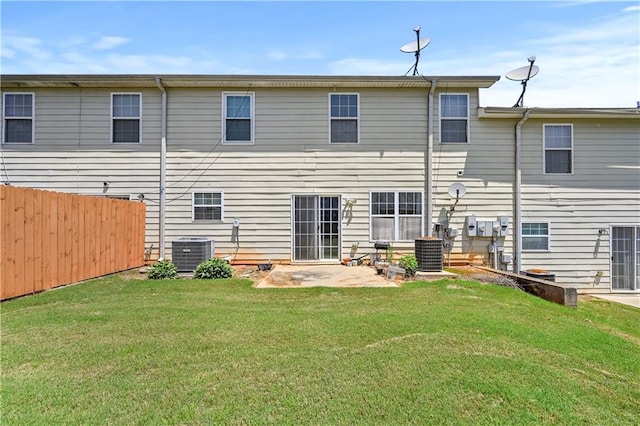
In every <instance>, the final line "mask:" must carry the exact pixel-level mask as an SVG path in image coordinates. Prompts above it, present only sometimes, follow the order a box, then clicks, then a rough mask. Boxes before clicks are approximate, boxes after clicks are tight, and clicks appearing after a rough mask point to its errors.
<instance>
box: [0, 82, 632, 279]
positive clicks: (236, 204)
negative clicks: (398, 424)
mask: <svg viewBox="0 0 640 426" xmlns="http://www.w3.org/2000/svg"><path fill="white" fill-rule="evenodd" d="M25 91H27V92H33V93H35V96H36V109H35V143H34V144H4V145H3V146H2V155H3V161H4V165H5V167H6V175H8V176H9V179H10V181H11V183H12V184H14V185H20V186H31V187H35V188H41V189H51V190H58V191H65V192H72V193H81V194H90V195H104V194H105V192H103V185H102V182H104V181H108V182H109V189H108V191H107V192H106V194H114V195H128V194H134V195H135V194H144V195H145V202H146V203H147V235H146V238H147V247H150V246H151V245H153V247H154V251H153V256H154V257H157V255H158V245H159V243H158V235H159V231H158V229H159V223H158V216H159V212H158V201H159V190H158V187H159V168H160V159H159V151H160V136H161V135H160V125H161V123H160V117H161V110H160V103H161V97H160V91H159V90H157V89H143V90H131V92H134V93H142V104H143V106H142V108H143V109H142V141H141V143H139V144H112V143H111V142H110V134H111V133H110V128H111V121H110V111H109V108H110V105H111V93H112V92H113V91H112V90H108V89H82V90H81V89H78V88H69V89H37V90H26V89H25ZM232 91H235V92H240V93H244V92H252V93H254V96H255V113H254V119H255V143H254V144H252V145H243V144H222V143H221V136H222V123H223V121H222V91H221V90H218V89H187V88H171V89H168V90H167V93H168V123H167V129H168V135H167V149H168V152H167V188H166V199H167V226H166V231H167V233H166V247H167V255H168V256H169V257H170V256H171V241H173V240H175V239H177V238H180V237H186V236H205V237H211V238H214V239H215V240H216V253H217V255H219V256H225V255H233V256H235V260H236V261H237V262H258V261H266V260H269V259H270V260H272V261H281V262H288V261H290V260H291V252H292V224H291V219H292V212H291V209H292V195H313V194H317V195H327V196H340V197H341V201H342V205H341V206H340V208H341V213H342V214H343V217H342V219H341V231H342V238H341V249H342V250H341V253H342V256H345V255H348V254H349V250H350V247H351V245H352V244H355V243H359V246H360V249H359V253H361V254H365V253H368V252H370V251H373V244H372V241H370V238H369V226H370V223H369V222H370V219H369V194H370V192H371V191H420V192H423V191H424V189H425V179H426V175H425V164H424V155H425V150H426V144H427V140H428V128H427V124H428V123H427V118H428V115H427V113H428V111H427V107H428V104H427V102H428V91H427V90H422V89H419V90H418V89H373V88H370V89H361V90H355V89H349V88H345V89H340V90H339V91H336V92H335V93H358V94H359V105H360V111H359V117H360V118H359V119H360V122H359V125H360V132H359V143H357V144H331V143H329V128H330V124H329V109H328V103H329V93H334V92H330V91H327V90H325V89H303V88H300V89H295V88H280V89H267V88H256V89H252V88H250V87H238V88H235V89H225V92H232ZM11 92H15V90H11ZM117 92H119V93H120V92H126V91H125V90H117ZM447 92H453V91H448V90H447V88H446V87H441V88H438V89H437V90H436V92H435V96H434V101H435V102H434V109H435V114H434V118H435V119H434V128H433V133H434V152H433V163H432V164H431V165H429V168H428V170H427V172H426V173H433V179H434V180H433V184H434V186H433V189H434V199H433V202H434V205H433V206H434V208H433V217H434V221H435V222H437V220H438V217H439V215H440V214H441V212H442V211H443V210H444V211H447V210H449V208H450V207H451V205H452V204H453V202H454V200H452V199H451V197H450V196H449V195H448V193H447V191H448V188H449V186H450V185H451V184H452V183H454V182H460V183H463V184H464V185H465V187H466V189H467V194H466V196H465V197H464V198H462V199H460V200H459V203H458V205H457V206H456V208H455V211H454V212H453V217H452V220H451V226H453V227H456V228H458V230H459V234H458V237H457V238H456V239H455V242H454V246H453V252H454V253H467V254H470V255H473V254H479V255H486V253H487V246H488V244H489V240H490V239H488V238H482V239H479V238H473V239H472V238H469V237H467V235H466V232H465V230H464V222H465V218H466V217H467V216H468V215H470V214H474V215H475V216H476V218H477V219H478V220H496V218H497V216H498V215H507V216H509V218H510V224H509V236H507V237H506V238H502V239H501V241H500V243H501V244H503V245H504V247H505V253H512V252H513V240H512V237H513V225H514V224H513V202H512V200H513V180H514V157H515V152H514V145H515V141H514V127H515V124H516V122H517V120H515V119H495V118H490V119H478V117H477V107H478V96H477V90H469V91H467V93H469V95H470V97H469V101H470V105H469V106H470V108H469V111H470V117H469V119H470V126H469V128H470V137H469V143H466V144H440V143H439V140H438V136H439V112H438V111H439V105H438V102H439V94H440V93H447ZM455 93H465V91H464V90H460V89H456V90H455ZM0 99H1V98H0ZM545 123H569V124H572V125H573V131H574V137H573V142H574V145H573V150H574V152H573V159H574V173H573V174H571V175H545V174H543V172H542V159H543V146H542V128H543V124H545ZM522 136H523V153H522V159H523V170H522V218H523V221H541V222H549V223H550V225H551V250H550V251H549V252H524V253H523V258H522V267H523V269H529V268H545V269H549V270H551V271H552V272H554V273H556V275H557V280H558V281H561V282H565V283H570V284H572V285H574V286H576V287H577V288H578V289H580V290H581V291H609V288H610V280H609V276H610V272H609V257H610V251H609V237H608V236H606V235H604V236H600V237H598V232H597V231H598V229H600V228H604V229H609V227H610V225H612V224H636V225H638V224H640V195H639V194H640V168H639V164H638V158H640V145H639V143H638V140H639V138H640V129H639V124H638V120H630V119H625V120H621V119H606V120H605V119H602V120H596V119H590V120H585V119H572V120H566V119H561V120H540V119H529V120H528V121H527V122H526V123H525V124H524V126H523V129H522ZM458 172H462V175H461V176H458ZM6 175H5V172H4V171H3V172H2V173H1V174H0V176H1V179H2V181H3V182H4V181H6ZM214 191H215V192H217V191H222V192H224V220H223V221H202V222H200V221H198V222H192V220H191V209H192V206H191V194H192V192H214ZM425 195H426V194H425ZM346 198H351V199H355V200H357V203H356V204H355V205H354V206H353V209H352V211H351V212H350V213H351V214H348V213H349V212H347V211H344V210H343V209H344V208H345V199H346ZM425 208H426V199H425ZM234 218H238V219H240V227H239V233H238V242H236V240H235V239H234V238H233V235H232V234H233V225H232V224H233V219H234ZM429 232H430V230H429V229H428V227H427V228H426V229H425V234H428V233H429ZM395 248H396V249H397V250H399V251H410V250H412V249H413V243H412V242H406V243H397V244H396V246H395ZM600 275H602V276H601V278H598V279H599V284H597V285H595V283H596V281H598V279H597V277H599V276H600Z"/></svg>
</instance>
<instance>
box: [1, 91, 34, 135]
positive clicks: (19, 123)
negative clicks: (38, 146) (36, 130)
mask: <svg viewBox="0 0 640 426" xmlns="http://www.w3.org/2000/svg"><path fill="white" fill-rule="evenodd" d="M34 104H35V95H34V94H33V93H5V94H4V102H3V105H4V108H3V110H2V112H3V117H4V132H3V133H4V134H3V142H4V143H33V114H34V110H35V108H34Z"/></svg>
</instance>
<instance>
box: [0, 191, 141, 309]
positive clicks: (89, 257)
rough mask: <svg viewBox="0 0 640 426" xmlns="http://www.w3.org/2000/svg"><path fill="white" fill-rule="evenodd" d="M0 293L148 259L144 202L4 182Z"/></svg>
mask: <svg viewBox="0 0 640 426" xmlns="http://www.w3.org/2000/svg"><path fill="white" fill-rule="evenodd" d="M0 211H1V216H0V244H1V246H0V296H1V299H2V300H4V299H9V298H12V297H16V296H22V295H25V294H31V293H35V292H38V291H42V290H47V289H50V288H53V287H58V286H61V285H65V284H71V283H75V282H78V281H82V280H86V279H89V278H95V277H99V276H102V275H107V274H110V273H113V272H118V271H123V270H126V269H131V268H135V267H137V266H141V265H143V264H144V238H145V215H146V208H145V203H140V202H134V201H124V200H114V199H109V198H103V197H92V196H85V195H75V194H64V193H60V192H51V191H41V190H37V189H30V188H20V187H15V186H5V185H2V186H0Z"/></svg>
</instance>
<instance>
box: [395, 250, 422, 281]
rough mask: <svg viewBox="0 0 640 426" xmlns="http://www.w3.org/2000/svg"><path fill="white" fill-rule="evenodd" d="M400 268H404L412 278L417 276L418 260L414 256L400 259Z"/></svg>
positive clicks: (409, 255) (408, 255)
mask: <svg viewBox="0 0 640 426" xmlns="http://www.w3.org/2000/svg"><path fill="white" fill-rule="evenodd" d="M398 263H399V265H400V267H402V268H404V270H405V271H407V275H409V276H412V275H415V273H416V271H417V270H418V259H416V256H415V255H413V254H407V255H405V256H402V257H401V258H400V262H398Z"/></svg>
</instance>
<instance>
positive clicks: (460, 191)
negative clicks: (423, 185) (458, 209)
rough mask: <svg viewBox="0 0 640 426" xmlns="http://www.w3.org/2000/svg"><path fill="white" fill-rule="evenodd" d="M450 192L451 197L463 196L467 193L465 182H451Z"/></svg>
mask: <svg viewBox="0 0 640 426" xmlns="http://www.w3.org/2000/svg"><path fill="white" fill-rule="evenodd" d="M448 192H449V196H451V198H455V199H456V200H457V199H458V198H462V197H464V196H465V195H466V193H467V188H465V186H464V185H463V184H461V183H459V182H456V183H453V184H451V186H450V187H449V191H448Z"/></svg>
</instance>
